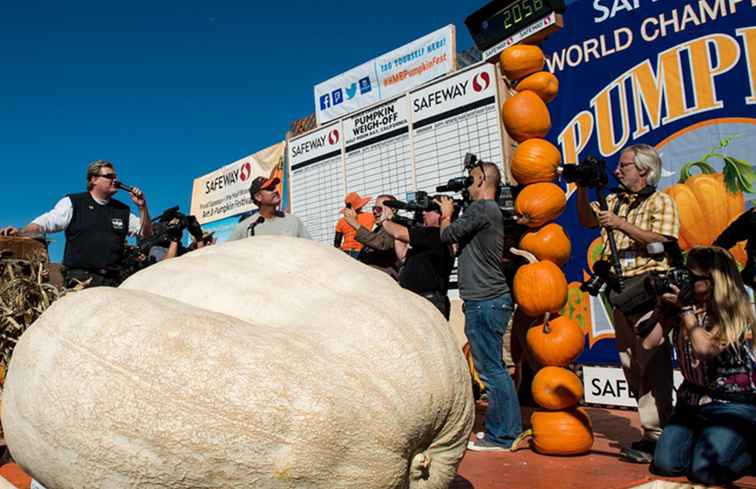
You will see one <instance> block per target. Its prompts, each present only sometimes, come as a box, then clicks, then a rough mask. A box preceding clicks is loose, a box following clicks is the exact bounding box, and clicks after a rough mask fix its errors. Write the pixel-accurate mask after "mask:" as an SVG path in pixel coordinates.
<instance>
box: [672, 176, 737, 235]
mask: <svg viewBox="0 0 756 489" xmlns="http://www.w3.org/2000/svg"><path fill="white" fill-rule="evenodd" d="M664 191H665V192H666V193H667V194H669V195H670V196H671V197H672V198H673V199H674V201H675V202H676V203H677V208H678V210H679V211H680V244H681V246H682V247H683V248H684V249H690V248H692V247H693V246H696V245H710V244H712V243H713V242H714V240H715V239H717V236H719V234H720V233H721V232H722V231H724V229H725V228H726V227H727V226H728V225H729V224H730V223H731V222H732V221H734V220H735V218H737V217H738V216H739V215H740V214H741V213H742V212H743V211H744V210H745V198H744V197H743V194H742V193H741V192H737V193H730V192H728V191H727V190H726V189H725V184H724V177H723V176H722V174H721V173H702V174H700V175H694V176H692V177H690V178H687V179H686V180H685V183H676V184H674V185H672V186H671V187H668V188H666V189H664Z"/></svg>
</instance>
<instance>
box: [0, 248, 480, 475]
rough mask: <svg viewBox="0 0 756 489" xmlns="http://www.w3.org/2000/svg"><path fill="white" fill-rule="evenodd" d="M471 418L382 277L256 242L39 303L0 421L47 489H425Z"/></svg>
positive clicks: (436, 337) (411, 308)
mask: <svg viewBox="0 0 756 489" xmlns="http://www.w3.org/2000/svg"><path fill="white" fill-rule="evenodd" d="M473 415H474V409H473V399H472V393H471V391H470V380H469V373H468V371H467V367H466V364H465V362H464V358H463V356H462V354H461V352H460V350H459V348H458V347H457V343H456V341H455V339H454V336H453V334H452V332H451V331H450V329H449V326H448V324H447V323H446V322H445V321H444V320H443V318H442V317H441V315H440V314H439V313H438V312H437V311H436V309H435V308H434V307H433V306H432V305H431V304H430V303H428V302H427V301H425V299H422V298H420V297H418V296H415V295H413V294H411V293H409V292H407V291H404V290H402V289H400V288H399V287H398V286H397V285H396V283H394V282H393V281H392V280H391V279H390V278H388V277H387V276H385V275H384V274H383V273H382V272H378V271H375V270H373V269H370V268H368V267H366V266H364V265H362V264H360V263H358V262H357V261H355V260H353V259H351V258H349V257H348V256H347V255H345V254H343V253H341V252H340V251H338V250H336V249H334V248H332V247H329V246H325V245H321V244H318V243H314V242H311V241H307V240H300V239H295V238H282V237H266V236H259V237H255V238H253V239H247V240H242V241H238V242H234V243H229V244H225V245H221V246H213V247H209V248H206V249H203V250H199V251H197V252H194V253H191V254H189V255H186V256H184V257H181V258H178V259H174V260H170V261H166V262H161V263H159V264H157V265H155V266H153V267H151V268H149V269H146V270H144V271H143V272H140V273H139V274H137V275H135V276H133V277H132V278H131V279H129V280H128V281H127V282H126V283H124V285H123V286H122V287H121V288H119V289H112V288H96V289H89V290H84V291H82V292H77V293H74V294H70V295H67V296H65V297H64V298H62V299H61V300H59V301H58V302H56V303H54V304H53V305H52V307H50V309H48V310H47V311H46V312H45V313H44V314H43V315H42V316H41V317H40V318H39V320H38V321H37V322H36V323H35V324H34V325H33V326H32V327H31V328H30V329H29V330H28V331H27V332H26V334H25V335H24V336H23V337H22V338H21V340H20V342H19V344H18V346H17V348H16V350H15V353H14V356H13V359H12V361H11V365H10V368H9V372H8V377H7V381H6V389H5V393H4V399H3V419H2V421H3V427H4V428H5V433H6V441H7V442H8V445H9V447H10V450H11V453H12V455H13V457H14V458H15V459H16V461H17V462H18V463H19V464H20V465H21V466H22V467H24V469H25V470H27V471H28V472H29V473H30V474H31V475H32V476H33V477H34V478H35V479H37V480H39V481H40V482H41V483H42V484H44V485H45V486H46V487H47V488H48V489H81V488H85V487H86V488H87V489H92V488H136V487H139V488H140V489H142V488H146V489H152V488H155V489H157V488H160V489H189V488H192V489H202V488H253V487H254V488H289V487H296V488H323V489H325V488H329V489H330V488H355V489H356V488H360V489H365V488H368V489H369V488H375V489H385V488H407V487H409V488H443V487H447V486H448V485H449V483H450V482H451V480H452V479H453V477H454V474H455V473H456V468H457V466H458V464H459V462H460V460H461V458H462V455H463V453H464V450H465V444H466V442H467V437H468V435H469V433H470V430H471V428H472V421H473Z"/></svg>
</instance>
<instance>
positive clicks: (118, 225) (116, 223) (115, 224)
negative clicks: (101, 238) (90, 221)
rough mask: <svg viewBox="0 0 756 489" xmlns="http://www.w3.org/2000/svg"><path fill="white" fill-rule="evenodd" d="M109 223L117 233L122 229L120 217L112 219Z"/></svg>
mask: <svg viewBox="0 0 756 489" xmlns="http://www.w3.org/2000/svg"><path fill="white" fill-rule="evenodd" d="M110 222H112V223H113V229H115V230H117V231H120V230H122V229H123V219H121V218H120V217H114V218H113V219H111V220H110Z"/></svg>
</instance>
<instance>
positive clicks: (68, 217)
mask: <svg viewBox="0 0 756 489" xmlns="http://www.w3.org/2000/svg"><path fill="white" fill-rule="evenodd" d="M118 189H119V182H118V179H117V176H116V172H115V169H114V167H113V163H111V162H110V161H106V160H95V161H92V162H91V163H90V164H89V165H88V166H87V191H86V192H81V193H76V194H69V195H67V196H65V197H63V198H62V199H60V200H59V201H58V203H57V204H55V207H54V208H53V209H52V210H50V211H49V212H47V213H45V214H42V215H41V216H39V217H37V218H36V219H34V220H33V221H32V222H31V223H29V224H27V225H26V226H24V227H23V228H21V229H16V228H15V227H6V228H2V229H0V235H2V236H14V235H27V236H34V235H40V234H45V233H56V232H59V231H65V235H66V247H65V251H64V252H63V276H64V279H65V283H66V285H67V286H69V287H73V286H75V285H76V284H77V283H82V284H84V285H85V286H89V287H95V286H102V285H108V286H115V285H118V282H119V281H120V274H119V272H120V269H119V266H120V263H121V260H122V259H123V256H124V252H125V247H126V237H127V236H128V235H132V236H141V237H142V238H149V237H151V236H152V223H151V222H150V214H149V211H148V209H147V201H146V200H145V197H144V193H143V192H142V191H141V190H139V189H138V188H136V187H133V188H131V189H130V192H129V193H130V196H131V200H132V202H134V204H136V206H137V207H138V208H139V216H136V215H134V214H132V213H131V212H130V210H129V206H127V205H126V204H124V203H122V202H120V201H118V200H115V199H113V196H114V195H115V194H116V192H118Z"/></svg>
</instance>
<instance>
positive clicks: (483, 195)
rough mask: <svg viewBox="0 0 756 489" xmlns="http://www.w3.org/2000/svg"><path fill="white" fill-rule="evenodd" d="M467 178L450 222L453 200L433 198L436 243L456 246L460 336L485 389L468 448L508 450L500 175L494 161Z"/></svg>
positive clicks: (517, 425)
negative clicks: (477, 431) (478, 429)
mask: <svg viewBox="0 0 756 489" xmlns="http://www.w3.org/2000/svg"><path fill="white" fill-rule="evenodd" d="M470 176H472V177H473V183H472V184H471V185H470V186H469V187H468V192H469V193H470V199H471V200H472V203H471V204H470V205H469V206H467V208H466V209H465V211H464V213H463V214H462V216H461V217H460V218H459V219H457V220H456V221H454V222H453V223H452V222H451V218H452V214H453V213H454V204H453V202H452V200H451V199H450V198H449V197H447V196H442V197H439V198H438V199H437V202H438V204H439V205H440V206H441V241H443V242H444V243H458V245H459V273H458V276H459V295H460V297H461V298H462V301H463V304H464V306H463V307H464V313H465V334H466V335H467V339H468V341H469V342H470V349H471V351H472V355H473V360H474V362H475V367H476V369H477V370H478V373H479V374H480V377H481V379H482V380H483V382H484V383H485V385H486V389H487V391H488V409H487V411H486V420H485V433H484V436H482V437H481V436H477V437H475V438H474V439H473V440H471V441H470V442H469V443H468V446H467V448H468V449H469V450H474V451H489V452H496V451H507V450H509V448H510V447H511V446H512V442H513V441H514V440H515V438H517V436H518V435H519V434H520V433H521V432H522V419H521V416H520V404H519V401H518V400H517V392H516V391H515V387H514V382H512V377H511V376H510V375H509V372H507V368H506V365H504V361H503V360H502V355H501V345H502V339H503V337H504V332H505V330H506V327H507V324H508V323H509V318H510V316H511V315H512V309H513V302H512V296H511V294H510V291H509V286H508V285H507V281H506V277H505V275H504V268H503V256H504V238H505V236H504V222H503V219H502V214H501V211H500V210H499V205H498V203H497V202H496V200H495V199H496V192H497V189H498V187H499V182H500V181H501V174H500V173H499V169H498V167H497V166H496V165H494V164H493V163H481V164H480V165H478V166H476V167H475V168H473V170H472V171H471V172H470Z"/></svg>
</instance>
